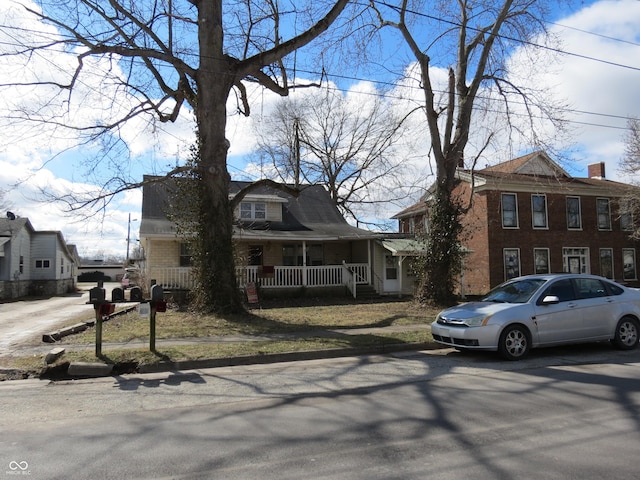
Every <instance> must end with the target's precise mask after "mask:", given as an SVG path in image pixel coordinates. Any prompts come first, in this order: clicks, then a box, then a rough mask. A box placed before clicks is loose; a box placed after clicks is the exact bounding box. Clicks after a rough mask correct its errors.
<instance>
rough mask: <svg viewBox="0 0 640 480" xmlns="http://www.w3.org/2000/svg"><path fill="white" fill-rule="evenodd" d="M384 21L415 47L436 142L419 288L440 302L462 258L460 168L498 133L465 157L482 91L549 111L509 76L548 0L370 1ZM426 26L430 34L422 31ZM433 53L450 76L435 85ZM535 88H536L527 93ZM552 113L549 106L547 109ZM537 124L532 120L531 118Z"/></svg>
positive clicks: (533, 113) (529, 110)
mask: <svg viewBox="0 0 640 480" xmlns="http://www.w3.org/2000/svg"><path fill="white" fill-rule="evenodd" d="M371 6H372V8H374V9H375V10H376V12H377V15H378V19H379V24H380V26H381V27H387V28H389V27H391V28H395V29H396V30H397V31H398V32H399V33H400V35H401V36H402V38H403V40H404V42H405V43H406V45H407V46H408V47H409V49H410V51H411V52H412V55H413V57H414V58H415V61H416V63H417V67H418V70H419V81H420V87H421V89H422V92H423V95H424V99H423V100H424V104H423V105H424V113H425V117H426V123H427V125H428V132H429V139H430V141H431V154H432V156H433V160H434V164H435V171H436V180H435V183H434V185H433V187H432V191H431V200H430V206H431V208H430V213H429V233H428V235H427V239H426V241H427V249H428V254H427V255H426V257H425V265H424V274H423V276H422V284H421V287H420V292H419V295H420V296H421V297H423V298H424V299H428V300H431V301H435V302H437V303H449V302H451V301H452V299H453V298H454V295H453V293H454V289H455V282H456V278H457V274H458V272H459V271H460V265H461V262H460V260H461V256H462V251H461V245H460V235H461V233H462V227H461V222H460V215H461V214H462V213H463V211H464V208H465V205H464V203H463V199H460V198H454V196H453V195H452V192H453V191H454V187H455V186H456V182H457V180H456V169H457V168H458V167H460V166H463V165H464V164H466V165H467V166H469V167H471V168H472V167H473V166H474V165H475V162H476V161H477V159H478V157H479V155H480V154H481V153H482V152H483V150H484V149H485V148H486V147H487V146H488V145H489V142H490V141H491V138H492V135H493V132H492V131H491V130H490V129H488V130H487V133H488V135H487V136H486V137H485V139H484V140H483V141H481V142H480V143H479V144H477V145H476V146H475V154H474V156H473V157H472V158H466V157H465V149H466V147H467V146H468V143H469V138H470V135H471V134H472V133H475V132H471V130H470V127H471V126H472V119H473V115H474V112H475V111H476V106H477V103H478V102H479V101H480V100H481V98H480V97H479V95H480V92H482V94H483V96H491V95H493V96H495V97H498V98H501V99H503V100H504V105H505V107H504V109H505V111H506V112H507V113H508V112H510V111H511V109H513V108H514V107H513V106H511V107H509V101H513V99H514V96H517V98H518V101H519V102H520V103H519V105H518V110H520V111H524V113H525V114H529V118H530V119H531V121H532V124H533V119H534V117H537V116H538V115H539V114H540V113H543V114H544V112H545V110H541V109H540V108H539V106H537V105H536V103H535V102H536V98H535V96H534V95H533V94H531V93H532V92H528V91H527V90H525V89H524V88H522V86H518V85H516V84H514V82H513V81H512V80H510V79H509V78H508V76H507V67H506V61H507V59H508V54H509V52H511V51H512V50H513V48H514V46H515V45H519V44H520V42H526V41H528V40H530V39H531V38H533V35H535V34H538V33H540V32H541V31H543V30H544V24H543V23H542V19H543V18H544V10H543V7H544V2H541V1H538V0H473V1H471V0H457V1H455V2H436V4H435V5H432V4H431V3H426V2H421V1H415V2H414V1H410V0H399V1H397V2H392V3H389V2H378V1H376V0H371ZM425 32H426V34H425ZM435 60H438V61H439V64H440V65H442V64H444V65H447V64H448V65H453V66H451V67H449V68H448V81H447V82H446V83H445V84H444V85H440V84H438V81H437V78H436V73H439V71H440V70H441V69H438V68H437V67H435V66H434V62H435ZM530 94H531V95H530ZM548 113H550V112H548ZM532 126H533V125H532Z"/></svg>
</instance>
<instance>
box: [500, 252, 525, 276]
mask: <svg viewBox="0 0 640 480" xmlns="http://www.w3.org/2000/svg"><path fill="white" fill-rule="evenodd" d="M507 250H513V251H515V252H517V254H516V255H517V260H518V273H517V274H516V275H515V276H512V277H510V276H508V275H507V262H506V260H507ZM520 258H521V257H520V249H519V248H503V249H502V264H503V265H502V267H503V273H504V279H505V281H506V280H509V279H511V278H516V277H519V276H520V275H522V261H521V260H520Z"/></svg>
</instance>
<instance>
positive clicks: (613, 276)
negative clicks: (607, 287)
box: [598, 247, 616, 280]
mask: <svg viewBox="0 0 640 480" xmlns="http://www.w3.org/2000/svg"><path fill="white" fill-rule="evenodd" d="M605 250H606V251H608V252H609V253H611V278H610V280H613V279H615V278H616V267H615V262H614V261H613V248H608V247H603V248H600V249H599V251H598V261H599V262H600V265H599V267H600V275H602V252H603V251H605ZM602 276H604V275H602Z"/></svg>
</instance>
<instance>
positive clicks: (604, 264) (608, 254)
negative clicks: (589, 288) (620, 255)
mask: <svg viewBox="0 0 640 480" xmlns="http://www.w3.org/2000/svg"><path fill="white" fill-rule="evenodd" d="M600 275H601V276H603V277H605V278H610V279H613V278H614V277H613V249H612V248H601V249H600Z"/></svg>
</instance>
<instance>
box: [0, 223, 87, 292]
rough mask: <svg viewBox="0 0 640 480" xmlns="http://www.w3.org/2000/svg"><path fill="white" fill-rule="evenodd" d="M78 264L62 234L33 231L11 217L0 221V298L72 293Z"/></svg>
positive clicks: (30, 226) (71, 248) (74, 254)
mask: <svg viewBox="0 0 640 480" xmlns="http://www.w3.org/2000/svg"><path fill="white" fill-rule="evenodd" d="M78 263H79V259H78V254H77V251H76V249H75V246H73V245H67V243H66V242H65V240H64V237H63V236H62V233H60V232H58V231H36V230H35V229H34V228H33V226H32V225H31V222H30V221H29V219H27V218H16V217H15V216H14V215H13V214H8V215H7V218H2V219H0V299H2V300H6V299H12V298H18V297H24V296H29V295H60V294H63V293H68V292H73V291H74V290H75V287H76V279H77V266H78Z"/></svg>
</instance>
